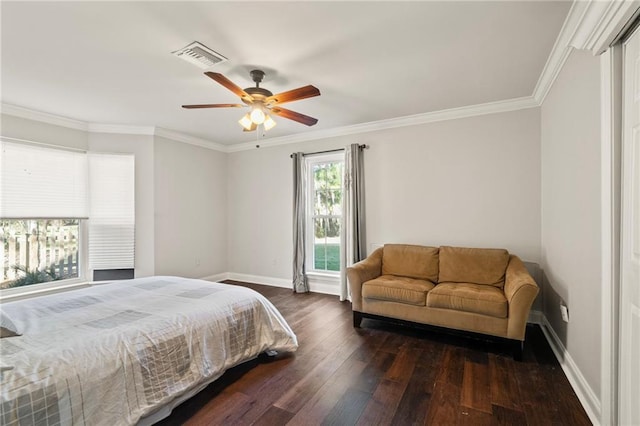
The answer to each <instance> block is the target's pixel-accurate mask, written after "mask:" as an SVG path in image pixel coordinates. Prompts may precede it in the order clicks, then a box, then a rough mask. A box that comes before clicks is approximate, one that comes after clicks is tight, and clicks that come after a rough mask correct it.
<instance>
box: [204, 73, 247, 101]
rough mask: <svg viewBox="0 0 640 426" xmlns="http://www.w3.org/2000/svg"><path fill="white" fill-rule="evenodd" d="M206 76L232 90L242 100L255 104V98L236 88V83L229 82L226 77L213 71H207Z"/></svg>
mask: <svg viewBox="0 0 640 426" xmlns="http://www.w3.org/2000/svg"><path fill="white" fill-rule="evenodd" d="M204 74H205V75H206V76H207V77H209V78H211V79H212V80H214V81H216V82H218V83H220V84H221V85H223V86H224V87H226V88H227V89H229V90H231V91H232V92H233V93H235V94H236V95H238V96H240V97H241V98H243V99H247V100H249V101H251V102H253V97H252V96H251V95H250V94H248V93H247V92H245V91H244V90H242V89H241V88H240V87H239V86H236V84H235V83H234V82H232V81H231V80H229V79H228V78H227V77H225V76H224V75H222V74H220V73H218V72H211V71H207V72H205V73H204Z"/></svg>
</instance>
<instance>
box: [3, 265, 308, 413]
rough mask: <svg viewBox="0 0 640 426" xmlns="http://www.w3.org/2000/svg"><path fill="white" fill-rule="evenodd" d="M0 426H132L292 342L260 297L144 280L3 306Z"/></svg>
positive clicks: (182, 281) (186, 282) (212, 286)
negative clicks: (5, 332) (12, 332)
mask: <svg viewBox="0 0 640 426" xmlns="http://www.w3.org/2000/svg"><path fill="white" fill-rule="evenodd" d="M0 308H1V309H2V311H3V312H4V313H5V314H7V315H8V316H9V317H10V318H11V320H13V322H14V323H15V325H16V326H17V328H18V330H19V331H20V332H21V333H22V336H17V337H10V338H3V339H0V374H1V376H0V395H1V401H0V423H1V424H3V425H18V424H20V425H21V424H34V425H52V424H61V425H71V424H73V425H101V424H103V425H130V424H136V423H138V422H139V421H140V419H144V418H145V417H152V416H153V414H154V412H157V411H158V410H159V409H161V408H162V407H166V406H168V405H169V406H170V405H171V404H172V402H175V401H176V400H179V399H180V397H181V396H183V395H188V394H190V393H193V392H194V391H195V390H197V389H200V388H202V387H203V385H204V384H206V383H209V382H211V381H213V380H215V379H216V378H218V377H219V376H221V375H222V374H223V373H224V371H225V370H227V369H228V368H230V367H232V366H235V365H238V364H240V363H242V362H244V361H246V360H249V359H253V358H255V357H256V356H257V355H259V354H260V353H261V352H265V351H268V350H275V351H295V350H296V348H297V346H298V344H297V339H296V336H295V334H294V333H293V332H292V330H291V328H290V327H289V325H288V324H287V323H286V321H285V320H284V318H283V317H282V315H281V314H280V313H279V312H278V310H277V309H276V308H275V307H274V306H273V305H272V304H271V303H270V302H269V301H268V300H267V299H266V298H264V297H263V296H262V295H260V294H259V293H257V292H255V291H253V290H251V289H248V288H245V287H240V286H233V285H227V284H219V283H211V282H208V281H202V280H194V279H186V278H177V277H148V278H140V279H134V280H126V281H117V282H111V283H106V284H99V285H94V286H92V287H90V288H85V289H82V290H75V291H70V292H65V293H61V294H54V295H48V296H42V297H38V298H32V299H27V300H20V301H16V302H11V303H5V304H2V305H1V307H0Z"/></svg>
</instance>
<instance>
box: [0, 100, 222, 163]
mask: <svg viewBox="0 0 640 426" xmlns="http://www.w3.org/2000/svg"><path fill="white" fill-rule="evenodd" d="M0 112H1V113H2V114H7V115H12V116H14V117H20V118H25V119H27V120H32V121H38V122H42V123H47V124H53V125H55V126H60V127H66V128H69V129H75V130H81V131H83V132H92V133H114V134H126V135H149V136H160V137H163V138H167V139H171V140H174V141H176V142H182V143H186V144H189V145H197V146H200V147H202V148H207V149H213V150H215V151H221V152H226V146H224V145H222V144H219V143H217V142H212V141H209V140H206V139H202V138H197V137H195V136H190V135H187V134H184V133H180V132H176V131H173V130H167V129H163V128H161V127H154V126H131V125H125V124H104V123H88V122H85V121H80V120H74V119H72V118H68V117H63V116H60V115H55V114H50V113H47V112H41V111H36V110H32V109H29V108H25V107H21V106H17V105H11V104H5V103H2V104H0Z"/></svg>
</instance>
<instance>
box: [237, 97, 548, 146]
mask: <svg viewBox="0 0 640 426" xmlns="http://www.w3.org/2000/svg"><path fill="white" fill-rule="evenodd" d="M537 106H540V105H539V104H538V103H537V102H536V101H535V99H534V98H533V97H532V96H525V97H522V98H514V99H507V100H504V101H496V102H488V103H484V104H478V105H469V106H465V107H460V108H451V109H446V110H441V111H434V112H427V113H423V114H415V115H408V116H405V117H398V118H390V119H387V120H379V121H372V122H369V123H361V124H354V125H351V126H343V127H335V128H332V129H324V130H317V131H312V132H305V133H300V134H296V135H290V136H282V137H277V138H272V139H262V140H259V141H257V142H248V143H242V144H236V145H230V146H227V149H226V152H238V151H246V150H249V149H254V148H255V147H256V145H259V146H260V147H273V146H279V145H289V144H294V143H299V142H307V141H313V140H318V139H326V138H331V137H339V136H347V135H353V134H358V133H367V132H375V131H380V130H386V129H394V128H397V127H407V126H417V125H420V124H428V123H435V122H438V121H447V120H455V119H460V118H468V117H476V116H479V115H486V114H495V113H499V112H509V111H518V110H521V109H527V108H535V107H537Z"/></svg>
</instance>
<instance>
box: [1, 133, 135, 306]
mask: <svg viewBox="0 0 640 426" xmlns="http://www.w3.org/2000/svg"><path fill="white" fill-rule="evenodd" d="M134 222H135V214H134V157H133V155H127V154H95V153H86V152H80V151H75V150H68V149H62V148H60V149H57V148H49V147H45V146H42V145H37V144H27V143H16V142H10V141H7V140H5V138H2V139H0V241H2V246H3V250H2V251H3V253H2V257H1V258H0V290H6V292H3V293H4V294H15V293H21V292H23V290H21V289H20V288H21V287H23V286H25V285H32V284H41V285H40V286H39V287H38V288H39V289H40V288H41V289H45V288H52V287H61V286H64V285H68V284H72V283H73V282H74V281H75V282H80V281H81V280H83V279H86V278H89V277H91V274H90V272H93V273H94V275H95V272H96V271H98V272H104V271H107V272H108V271H112V270H115V271H117V272H121V271H123V270H127V271H131V275H132V274H133V260H134V235H135V229H134ZM87 260H88V262H87ZM103 275H104V274H103ZM107 278H109V276H107ZM109 279H110V278H109ZM63 280H64V281H65V282H64V283H62V282H60V283H58V281H63ZM70 280H73V281H70ZM45 283H48V284H45Z"/></svg>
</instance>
